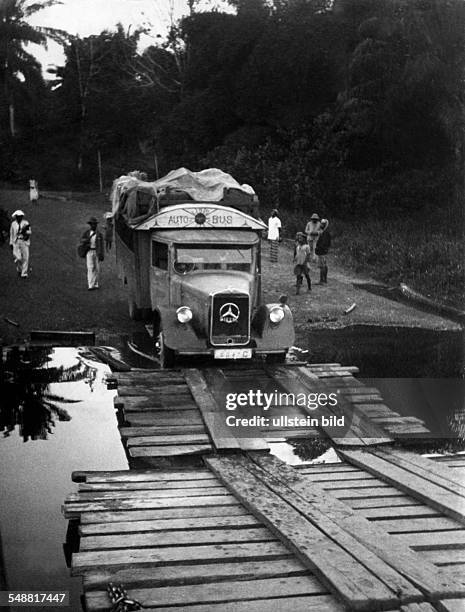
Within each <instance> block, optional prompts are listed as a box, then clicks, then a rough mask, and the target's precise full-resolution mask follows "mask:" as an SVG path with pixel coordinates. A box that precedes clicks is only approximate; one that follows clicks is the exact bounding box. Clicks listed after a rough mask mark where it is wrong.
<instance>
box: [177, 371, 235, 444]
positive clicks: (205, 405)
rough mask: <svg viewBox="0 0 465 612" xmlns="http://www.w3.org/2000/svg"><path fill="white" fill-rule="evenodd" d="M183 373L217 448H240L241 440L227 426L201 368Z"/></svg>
mask: <svg viewBox="0 0 465 612" xmlns="http://www.w3.org/2000/svg"><path fill="white" fill-rule="evenodd" d="M183 375H184V378H185V380H186V383H187V385H188V387H189V389H190V392H191V394H192V397H193V398H194V399H195V402H196V404H197V406H198V408H199V410H200V412H201V414H202V418H203V421H204V423H205V426H206V428H207V430H208V433H209V434H210V437H211V439H212V441H213V444H214V446H215V448H216V449H217V450H238V449H239V448H240V445H239V442H238V440H237V439H236V438H235V437H234V436H233V435H232V433H231V430H230V429H229V428H228V427H227V426H226V423H225V421H224V418H222V414H221V409H220V407H219V406H218V405H217V403H216V401H215V398H214V397H213V395H212V393H211V392H210V390H209V389H208V385H207V383H206V381H205V379H204V377H203V376H202V374H201V373H200V372H199V370H196V369H194V368H189V369H186V370H184V371H183Z"/></svg>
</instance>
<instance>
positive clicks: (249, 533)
mask: <svg viewBox="0 0 465 612" xmlns="http://www.w3.org/2000/svg"><path fill="white" fill-rule="evenodd" d="M275 541H276V537H275V536H274V535H273V534H272V533H271V532H270V531H269V530H268V529H266V528H265V527H243V528H241V529H200V530H199V529H193V530H184V531H183V530H181V531H161V532H160V531H157V532H155V533H151V532H149V533H124V534H118V535H96V536H86V537H83V538H81V542H80V546H79V550H80V551H81V552H85V551H88V550H96V551H103V550H113V549H118V550H122V549H124V548H132V549H142V548H154V547H156V546H195V545H201V544H230V543H233V542H275Z"/></svg>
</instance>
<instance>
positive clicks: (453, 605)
mask: <svg viewBox="0 0 465 612" xmlns="http://www.w3.org/2000/svg"><path fill="white" fill-rule="evenodd" d="M436 610H437V612H465V599H443V600H442V601H438V603H437V604H436Z"/></svg>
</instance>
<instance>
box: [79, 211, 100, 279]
mask: <svg viewBox="0 0 465 612" xmlns="http://www.w3.org/2000/svg"><path fill="white" fill-rule="evenodd" d="M87 223H88V224H89V225H90V228H89V229H88V230H86V231H85V232H84V233H83V234H82V236H81V245H82V246H83V247H84V248H85V249H86V250H87V253H86V264H87V286H88V289H89V291H92V290H93V289H98V281H99V273H100V262H101V261H103V259H104V248H103V236H102V234H101V232H99V230H98V229H97V225H98V221H97V219H96V218H95V217H91V218H90V219H89V220H88V221H87Z"/></svg>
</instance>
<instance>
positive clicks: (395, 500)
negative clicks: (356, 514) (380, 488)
mask: <svg viewBox="0 0 465 612" xmlns="http://www.w3.org/2000/svg"><path fill="white" fill-rule="evenodd" d="M335 497H336V496H335ZM344 503H345V504H347V505H348V506H350V507H351V508H352V509H354V510H357V509H358V508H362V509H368V508H382V509H383V508H391V507H397V506H403V507H406V506H415V507H416V508H419V507H422V506H420V504H419V503H418V502H417V501H416V500H415V499H413V498H412V497H407V496H406V495H399V494H397V495H392V496H389V497H367V498H361V497H356V498H354V497H352V498H346V499H345V501H344Z"/></svg>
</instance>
